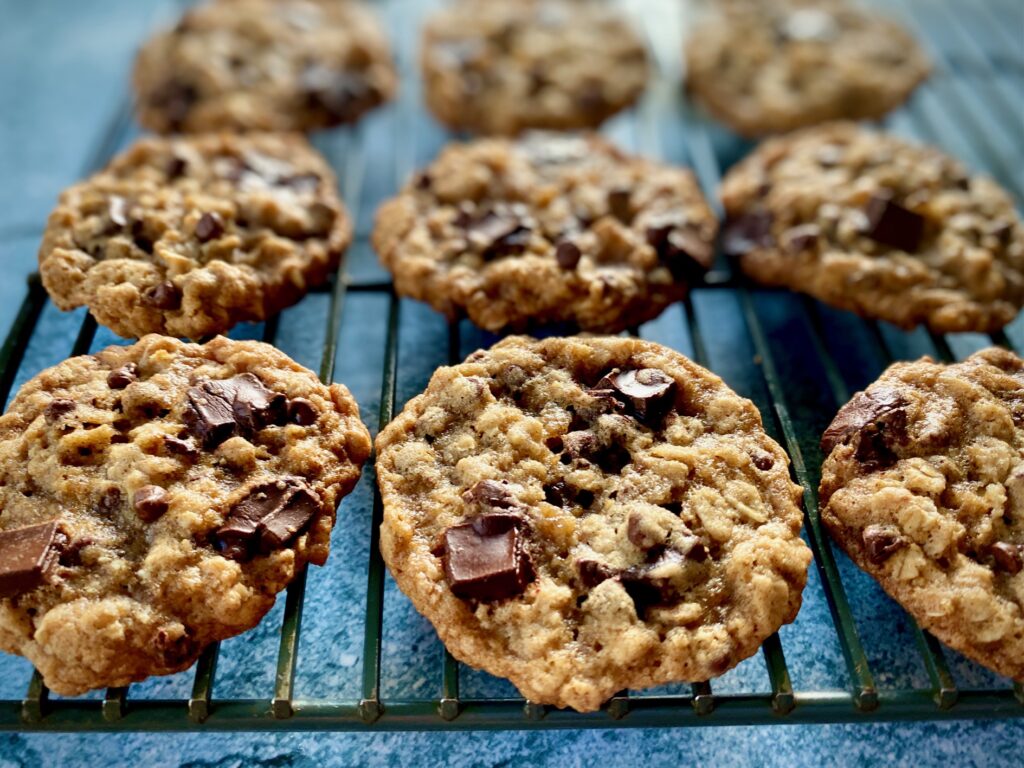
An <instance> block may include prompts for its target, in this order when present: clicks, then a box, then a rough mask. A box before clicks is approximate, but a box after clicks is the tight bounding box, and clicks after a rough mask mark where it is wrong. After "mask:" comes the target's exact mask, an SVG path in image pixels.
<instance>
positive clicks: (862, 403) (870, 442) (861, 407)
mask: <svg viewBox="0 0 1024 768" xmlns="http://www.w3.org/2000/svg"><path fill="white" fill-rule="evenodd" d="M907 405H908V403H907V401H906V400H905V399H904V398H903V396H902V395H901V394H900V393H899V392H897V391H896V390H894V389H891V388H889V387H885V386H876V387H872V388H871V389H870V390H868V391H866V392H858V393H857V394H856V395H854V396H853V399H851V400H850V402H848V403H847V404H846V405H844V406H843V407H842V408H840V409H839V413H837V414H836V417H835V418H834V419H833V420H832V424H830V425H829V428H828V429H826V430H825V434H824V435H822V437H821V450H822V452H823V453H825V454H826V455H827V454H829V453H831V452H832V450H833V449H834V448H835V447H836V446H837V445H840V444H846V443H848V442H849V441H850V440H851V439H853V438H854V437H855V436H859V438H858V443H857V448H856V451H855V453H854V455H855V457H856V459H857V460H858V461H860V462H861V463H863V464H876V465H879V466H886V465H889V464H891V463H893V462H895V460H896V454H895V453H894V448H895V447H896V445H897V444H903V443H905V442H906V441H907V439H908V435H907V413H906V408H907Z"/></svg>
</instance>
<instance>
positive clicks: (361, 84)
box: [299, 64, 377, 122]
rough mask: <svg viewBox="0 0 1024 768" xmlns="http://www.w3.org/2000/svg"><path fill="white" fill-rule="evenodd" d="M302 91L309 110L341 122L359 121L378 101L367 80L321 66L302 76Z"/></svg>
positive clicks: (373, 89)
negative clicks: (359, 117)
mask: <svg viewBox="0 0 1024 768" xmlns="http://www.w3.org/2000/svg"><path fill="white" fill-rule="evenodd" d="M299 87H300V89H301V90H302V93H303V95H304V96H305V99H306V104H307V105H308V106H309V107H311V108H312V109H316V110H320V111H322V112H325V113H326V114H327V115H328V116H329V117H331V118H333V119H335V120H339V121H341V122H350V121H352V120H355V119H356V118H357V117H358V116H359V114H360V113H362V112H363V111H365V110H366V109H367V108H369V107H370V106H372V105H373V103H374V101H375V100H376V98H377V91H376V89H375V88H374V86H373V85H372V84H371V83H369V82H367V80H366V79H365V78H363V77H359V76H357V75H354V74H350V73H348V72H345V71H342V70H338V69H333V68H330V67H325V66H322V65H319V64H315V65H313V66H310V67H308V68H307V69H305V70H304V71H303V72H302V74H301V75H300V76H299Z"/></svg>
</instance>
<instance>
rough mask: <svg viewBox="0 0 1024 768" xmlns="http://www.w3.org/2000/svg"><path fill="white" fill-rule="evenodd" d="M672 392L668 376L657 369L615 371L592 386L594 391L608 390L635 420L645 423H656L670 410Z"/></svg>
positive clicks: (671, 381) (674, 385) (673, 392)
mask: <svg viewBox="0 0 1024 768" xmlns="http://www.w3.org/2000/svg"><path fill="white" fill-rule="evenodd" d="M675 389H676V383H675V381H674V380H673V379H672V377H671V376H669V375H668V374H666V373H664V372H662V371H659V370H658V369H657V368H641V369H639V370H637V369H628V370H625V371H620V370H619V369H618V368H615V369H613V370H612V371H611V372H609V373H608V374H606V375H605V376H604V377H602V378H601V380H600V381H599V382H597V384H596V385H595V386H594V390H597V391H601V390H604V391H610V392H611V393H612V395H613V396H614V397H616V398H617V399H618V400H620V401H621V402H623V403H624V404H625V405H627V406H628V407H629V408H630V410H631V412H632V414H633V415H634V416H635V417H636V418H637V419H639V420H640V421H643V422H647V423H648V424H653V423H655V422H656V421H658V420H659V419H660V418H661V417H662V416H664V415H665V413H667V412H668V410H669V409H670V408H671V407H672V404H673V399H674V397H673V396H674V395H675ZM592 391H593V390H592Z"/></svg>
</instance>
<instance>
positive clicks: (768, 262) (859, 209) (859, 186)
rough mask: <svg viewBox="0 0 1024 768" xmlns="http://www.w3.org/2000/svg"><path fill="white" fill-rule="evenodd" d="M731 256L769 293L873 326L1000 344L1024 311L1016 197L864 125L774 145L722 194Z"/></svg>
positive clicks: (748, 162) (936, 154)
mask: <svg viewBox="0 0 1024 768" xmlns="http://www.w3.org/2000/svg"><path fill="white" fill-rule="evenodd" d="M722 201H723V203H724V205H725V210H726V218H727V221H726V223H725V224H724V225H723V245H724V248H725V250H726V251H727V252H729V253H731V254H733V255H735V256H738V257H739V263H740V265H741V266H742V268H743V271H744V272H746V273H747V274H748V275H750V276H751V277H753V278H754V279H755V280H758V281H759V282H762V283H766V284H768V285H781V286H786V287H788V288H791V289H793V290H796V291H803V292H804V293H809V294H811V295H812V296H814V297H816V298H818V299H820V300H822V301H824V302H826V303H828V304H832V305H834V306H837V307H842V308H843V309H849V310H852V311H854V312H857V313H858V314H860V315H863V316H865V317H873V318H879V319H881V320H888V321H889V322H892V323H895V324H896V325H899V326H901V327H903V328H912V327H914V326H916V325H918V324H924V325H927V326H928V327H929V328H931V329H932V330H934V331H938V332H943V333H946V332H955V331H994V330H996V329H999V328H1002V327H1003V326H1004V325H1006V324H1007V323H1009V322H1010V321H1011V320H1013V318H1014V317H1016V315H1017V312H1018V310H1019V309H1020V307H1021V306H1022V305H1024V225H1022V223H1021V220H1020V217H1019V216H1018V215H1017V212H1016V210H1015V209H1014V205H1013V201H1012V200H1011V199H1010V196H1009V195H1008V194H1007V193H1006V192H1005V191H1004V190H1003V189H1001V188H1000V187H999V186H998V185H997V184H996V183H995V182H993V181H992V180H991V179H989V178H987V177H984V176H980V175H971V174H969V173H968V172H967V170H966V169H965V168H964V167H963V166H962V165H961V164H960V163H959V162H958V161H956V160H954V159H953V158H951V157H949V156H947V155H945V154H943V153H942V152H940V151H939V150H937V149H933V148H931V147H926V146H921V145H918V144H914V143H911V142H908V141H905V140H903V139H900V138H897V137H895V136H890V135H886V134H881V133H876V132H873V131H869V130H867V129H865V128H860V127H858V126H856V125H854V124H853V123H834V124H830V125H826V126H820V127H817V128H808V129H805V130H803V131H798V132H796V133H794V134H791V135H788V136H780V137H778V138H775V139H770V140H768V141H766V142H765V143H763V144H762V145H761V146H759V147H758V148H757V149H756V150H755V151H754V152H753V154H751V155H750V156H749V157H747V158H746V159H745V160H743V161H742V162H740V163H739V164H738V165H737V166H736V167H735V168H734V169H733V170H731V171H730V172H729V174H728V175H727V176H726V178H725V180H724V182H723V183H722Z"/></svg>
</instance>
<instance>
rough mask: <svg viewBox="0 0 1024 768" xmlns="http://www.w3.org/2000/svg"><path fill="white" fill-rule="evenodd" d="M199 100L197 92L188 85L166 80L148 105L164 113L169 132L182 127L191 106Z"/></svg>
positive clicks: (192, 86)
mask: <svg viewBox="0 0 1024 768" xmlns="http://www.w3.org/2000/svg"><path fill="white" fill-rule="evenodd" d="M198 99H199V91H198V90H196V87H195V86H194V85H192V84H190V83H183V82H181V81H180V80H174V79H171V80H168V81H167V82H165V83H164V84H163V86H161V87H160V88H159V89H158V90H156V91H155V92H154V93H153V96H152V98H151V99H150V103H151V104H152V105H153V106H154V107H155V108H157V109H159V110H160V111H162V112H163V113H164V116H165V117H166V118H167V122H168V123H169V124H170V127H171V130H173V131H176V130H178V129H180V128H181V127H182V125H184V123H185V120H186V119H187V118H188V113H189V112H190V111H191V110H192V106H193V105H194V104H195V103H196V101H197V100H198Z"/></svg>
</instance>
